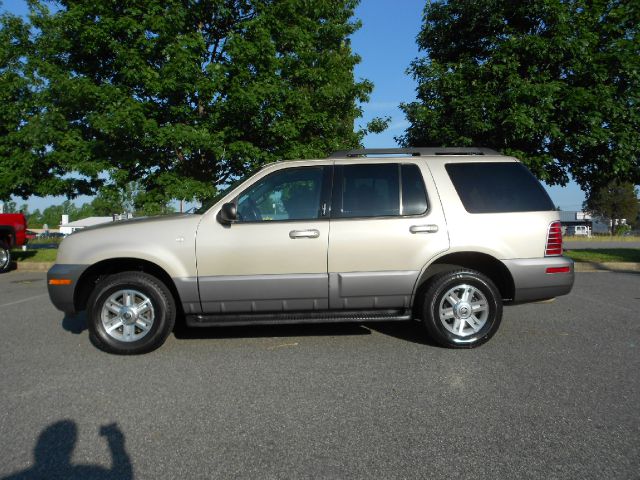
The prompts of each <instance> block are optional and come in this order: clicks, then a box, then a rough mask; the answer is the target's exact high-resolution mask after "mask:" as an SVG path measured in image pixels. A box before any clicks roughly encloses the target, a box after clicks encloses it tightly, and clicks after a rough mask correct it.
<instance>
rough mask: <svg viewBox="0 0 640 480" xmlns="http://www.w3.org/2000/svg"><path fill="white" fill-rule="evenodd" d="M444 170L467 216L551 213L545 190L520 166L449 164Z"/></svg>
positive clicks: (503, 164)
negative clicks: (470, 214)
mask: <svg viewBox="0 0 640 480" xmlns="http://www.w3.org/2000/svg"><path fill="white" fill-rule="evenodd" d="M446 169H447V173H448V174H449V177H450V178H451V181H452V182H453V185H454V187H455V189H456V191H457V192H458V196H459V197H460V200H462V204H463V205H464V208H465V210H467V212H469V213H506V212H541V211H549V210H554V206H553V202H552V201H551V199H550V198H549V195H548V194H547V192H546V191H545V189H544V188H543V187H542V185H540V182H538V180H537V179H536V178H535V177H534V176H533V175H532V174H531V172H529V170H527V168H526V167H525V166H524V165H522V164H521V163H516V162H508V163H505V162H478V163H450V164H448V165H446Z"/></svg>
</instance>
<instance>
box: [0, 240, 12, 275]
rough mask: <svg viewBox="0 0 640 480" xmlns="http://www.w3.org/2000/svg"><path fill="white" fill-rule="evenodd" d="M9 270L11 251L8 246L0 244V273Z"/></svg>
mask: <svg viewBox="0 0 640 480" xmlns="http://www.w3.org/2000/svg"><path fill="white" fill-rule="evenodd" d="M10 268H11V249H10V248H9V246H8V245H7V244H6V243H4V242H0V273H4V272H8V271H9V269H10Z"/></svg>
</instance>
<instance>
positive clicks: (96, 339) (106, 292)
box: [87, 272, 176, 355]
mask: <svg viewBox="0 0 640 480" xmlns="http://www.w3.org/2000/svg"><path fill="white" fill-rule="evenodd" d="M87 316H88V323H89V333H90V337H91V340H92V342H93V344H94V345H96V346H97V347H98V348H100V349H101V350H104V351H106V352H109V353H118V354H121V355H134V354H139V353H146V352H150V351H152V350H155V349H156V348H158V347H159V346H160V345H162V344H163V343H164V341H165V340H166V339H167V337H168V336H169V334H170V333H171V331H172V330H173V326H174V323H175V317H176V307H175V300H174V299H173V295H172V294H171V292H170V291H169V289H168V288H167V287H166V285H165V284H164V283H162V282H161V281H160V280H158V279H157V278H156V277H154V276H152V275H149V274H147V273H143V272H123V273H118V274H115V275H110V276H108V277H106V278H104V279H102V280H101V281H99V282H98V284H97V285H96V287H95V289H94V291H93V293H92V294H91V296H90V297H89V301H88V304H87Z"/></svg>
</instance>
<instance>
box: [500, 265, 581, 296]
mask: <svg viewBox="0 0 640 480" xmlns="http://www.w3.org/2000/svg"><path fill="white" fill-rule="evenodd" d="M502 263H504V264H505V265H506V267H507V268H508V269H509V271H510V272H511V276H512V277H513V283H514V286H515V291H514V298H513V301H514V302H535V301H537V300H546V299H548V298H553V297H559V296H560V295H566V294H567V293H569V292H570V291H571V289H572V288H573V281H574V277H575V274H574V270H573V260H571V259H570V258H567V257H544V258H521V259H516V260H503V261H502ZM567 267H568V269H569V270H568V271H566V272H561V273H547V269H549V268H551V269H563V268H565V269H566V268H567Z"/></svg>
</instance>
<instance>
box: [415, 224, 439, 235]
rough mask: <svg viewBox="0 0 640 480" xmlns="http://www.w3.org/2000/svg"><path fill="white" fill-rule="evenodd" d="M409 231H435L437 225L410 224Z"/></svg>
mask: <svg viewBox="0 0 640 480" xmlns="http://www.w3.org/2000/svg"><path fill="white" fill-rule="evenodd" d="M409 231H410V232H411V233H436V232H437V231H438V225H411V226H410V227H409Z"/></svg>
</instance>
